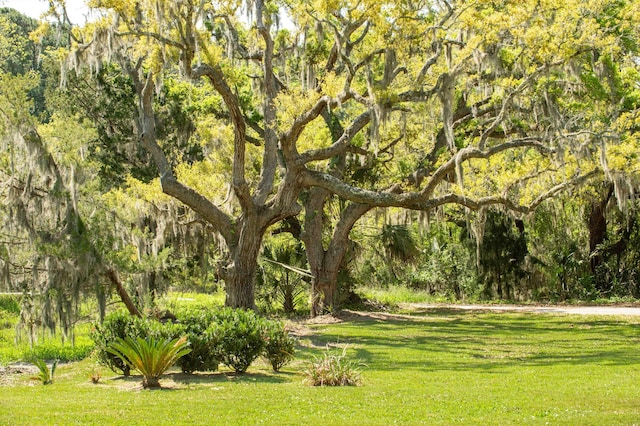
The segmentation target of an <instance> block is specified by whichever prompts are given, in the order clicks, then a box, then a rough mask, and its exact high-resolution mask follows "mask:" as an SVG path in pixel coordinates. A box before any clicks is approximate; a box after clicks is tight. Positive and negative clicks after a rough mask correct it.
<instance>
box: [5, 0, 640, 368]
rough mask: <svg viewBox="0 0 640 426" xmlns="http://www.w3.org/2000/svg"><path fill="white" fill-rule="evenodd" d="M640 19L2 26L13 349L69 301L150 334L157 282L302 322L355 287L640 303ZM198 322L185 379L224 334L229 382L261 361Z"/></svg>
mask: <svg viewBox="0 0 640 426" xmlns="http://www.w3.org/2000/svg"><path fill="white" fill-rule="evenodd" d="M134 3H135V4H134ZM636 3H637V2H632V1H626V0H625V1H618V0H616V1H595V0H594V1H581V2H579V1H576V0H563V1H560V2H540V1H534V0H526V1H504V2H476V3H468V2H463V1H453V0H434V1H429V2H417V3H416V2H398V1H393V0H391V1H383V2H373V1H368V0H367V1H360V2H344V3H341V4H340V7H338V6H337V5H336V4H333V3H331V2H321V1H312V2H298V1H293V2H281V1H278V0H258V1H255V2H248V3H246V4H245V3H242V2H235V1H219V2H218V1H215V2H200V1H194V0H180V1H172V2H168V1H160V2H157V1H155V0H154V1H147V0H141V1H136V2H132V1H128V0H124V1H117V2H115V1H96V2H92V6H93V7H94V8H96V9H98V10H99V11H100V12H101V14H100V16H98V17H97V18H96V20H95V21H94V22H90V23H86V24H84V25H83V26H78V25H74V24H75V23H71V22H69V21H68V18H67V17H66V15H65V14H64V13H63V10H62V9H61V8H63V7H64V4H63V3H62V2H54V3H53V5H52V6H53V7H52V9H51V12H52V19H50V20H48V21H40V22H38V21H35V20H33V19H30V18H27V17H25V16H22V15H20V14H19V13H17V12H15V11H12V10H8V9H2V10H1V11H0V12H1V13H0V29H2V31H0V53H1V55H0V57H2V60H1V61H0V145H1V148H2V150H1V151H0V182H1V183H2V185H0V195H1V197H0V198H1V199H2V202H1V203H0V223H2V224H3V226H2V228H0V290H2V291H11V292H20V293H22V294H23V297H22V298H21V299H20V300H21V306H20V327H21V329H20V330H19V334H20V335H22V334H24V335H27V336H29V339H30V340H31V343H32V344H33V343H34V340H35V336H36V335H37V331H38V330H39V329H42V328H46V329H48V330H49V332H50V333H54V332H55V331H56V330H61V331H62V336H64V339H66V340H68V341H69V342H71V343H72V344H73V343H74V338H75V337H74V324H76V322H77V320H78V318H79V317H80V312H79V306H80V305H81V302H82V300H97V309H96V311H95V313H96V316H97V317H98V318H96V319H98V320H99V319H102V318H103V317H104V315H105V314H106V312H107V309H106V307H107V305H108V303H109V302H110V301H113V300H118V301H122V302H123V303H124V305H125V306H126V307H127V310H128V312H129V313H130V314H132V315H134V316H142V315H143V314H144V313H145V312H149V311H150V310H153V309H154V308H155V307H156V306H157V298H158V296H160V295H162V294H163V293H164V292H166V291H167V290H168V289H170V288H180V289H197V290H200V291H214V290H216V289H217V288H218V287H221V288H224V291H225V293H226V304H227V305H229V306H232V307H243V308H249V309H253V308H257V309H260V310H263V311H268V312H278V311H283V312H284V313H286V314H293V313H295V312H300V311H304V312H306V311H307V310H308V311H309V312H310V314H311V315H320V314H322V313H325V312H329V311H333V310H336V309H339V308H340V307H341V306H344V305H345V304H348V303H361V302H362V301H361V300H359V298H358V296H357V294H356V291H357V288H358V287H361V286H374V287H389V286H398V285H401V286H405V287H407V288H411V289H420V290H425V291H428V292H430V293H432V294H433V295H434V296H440V297H446V298H449V299H457V300H469V299H511V300H544V301H547V300H558V301H562V300H567V299H580V300H593V299H597V298H609V299H611V298H614V299H615V298H637V297H639V296H640V276H639V275H638V273H637V271H636V268H635V265H636V264H637V261H638V256H639V253H640V249H639V248H638V247H639V246H638V243H639V242H640V232H639V231H640V229H639V226H640V225H638V223H637V222H638V221H637V216H638V209H637V207H638V206H637V204H638V201H637V199H636V196H635V194H636V193H637V192H638V176H637V171H638V167H637V162H638V156H637V152H638V149H639V146H638V143H639V141H640V138H638V129H639V128H640V124H639V123H640V119H639V117H640V112H639V111H640V89H639V88H638V84H639V82H640V72H639V71H638V56H639V54H640V48H639V46H640V43H639V42H638V40H640V37H639V34H638V31H639V28H640V25H638V23H639V22H640V10H639V9H638V5H637V4H636ZM243 10H244V11H248V12H250V13H249V16H250V17H249V18H247V17H246V16H245V14H244V13H243ZM281 18H282V19H281ZM279 22H282V23H283V25H279ZM256 299H257V300H256ZM192 314H193V315H194V316H193V317H185V319H184V323H182V324H181V325H180V327H182V328H183V331H184V332H185V333H186V334H187V335H189V336H191V340H192V342H191V345H192V346H191V348H192V352H191V353H190V354H189V355H187V356H185V357H183V358H181V360H180V361H179V362H180V363H181V364H182V368H183V369H184V371H199V370H200V369H207V370H209V369H214V368H215V366H216V365H217V364H216V363H217V362H219V361H222V360H214V359H208V358H207V356H206V355H204V354H208V353H210V348H211V346H212V345H214V344H215V345H221V344H222V343H220V342H226V343H224V344H225V345H228V348H227V351H228V353H232V352H233V350H236V349H237V350H241V351H243V352H246V353H251V355H250V356H249V357H248V358H247V359H242V360H240V359H228V360H227V361H226V362H228V363H229V364H231V365H235V366H236V367H233V368H237V369H238V370H243V369H244V368H246V366H247V363H250V359H251V358H252V357H253V356H254V355H253V353H254V352H257V353H259V351H258V350H257V346H256V345H257V343H255V342H257V341H258V340H259V339H257V338H256V336H257V335H258V334H260V333H258V332H256V331H255V330H254V329H259V328H260V327H259V326H258V325H255V324H254V325H251V326H249V325H247V327H248V328H247V329H246V330H244V331H243V333H245V334H243V335H241V336H240V335H236V338H237V339H238V341H243V342H244V343H243V345H245V346H244V349H238V348H235V349H234V348H232V347H231V346H230V345H231V343H230V342H231V340H225V339H227V337H226V336H227V333H229V335H233V333H237V332H239V330H238V329H235V328H233V327H227V326H226V325H224V324H225V321H226V320H223V319H222V318H218V319H217V320H215V321H214V320H212V319H207V318H202V319H197V316H198V315H205V316H206V315H209V314H208V313H203V314H200V313H195V312H194V313H192ZM234 315H240V314H234ZM123 318H124V317H123ZM236 319H237V320H238V321H240V320H241V321H242V322H244V323H246V324H252V321H253V320H252V319H251V318H249V317H246V318H244V317H243V318H236ZM110 321H112V320H110ZM113 321H115V320H113ZM122 321H129V319H126V320H124V319H122ZM132 321H133V320H132ZM135 321H138V320H135ZM211 321H213V323H212V322H211ZM216 321H218V322H216ZM256 321H257V320H256ZM214 323H215V324H216V325H215V326H214V325H212V324H214ZM106 324H107V328H109V329H112V331H113V334H112V335H110V336H108V338H107V339H108V340H109V339H112V338H115V337H116V336H117V337H121V338H124V337H125V336H126V335H127V334H130V333H128V332H127V331H126V328H127V327H129V326H128V325H126V324H124V322H122V323H121V324H119V325H118V326H117V327H116V325H115V323H114V324H111V323H110V322H109V321H107V322H106ZM256 324H257V323H256ZM112 325H113V326H112ZM118 327H119V328H118ZM252 330H253V331H252ZM105 333H107V332H106V331H105ZM131 337H134V336H133V335H132V336H131ZM243 339H244V340H243ZM98 340H99V338H98ZM254 340H255V342H254ZM216 342H217V343H216ZM99 345H100V346H101V347H104V346H105V342H100V343H99ZM248 348H251V349H248ZM285 352H286V351H285ZM105 357H106V355H105ZM103 361H105V362H111V363H112V364H113V363H118V361H117V360H112V361H107V360H106V359H103ZM276 364H277V363H276ZM120 367H121V368H125V369H126V366H125V365H122V366H120ZM120 367H118V366H114V368H120Z"/></svg>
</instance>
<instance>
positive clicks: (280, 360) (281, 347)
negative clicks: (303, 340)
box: [263, 321, 296, 371]
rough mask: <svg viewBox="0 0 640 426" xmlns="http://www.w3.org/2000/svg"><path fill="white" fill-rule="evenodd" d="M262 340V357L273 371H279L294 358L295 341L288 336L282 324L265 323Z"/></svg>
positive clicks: (275, 322)
mask: <svg viewBox="0 0 640 426" xmlns="http://www.w3.org/2000/svg"><path fill="white" fill-rule="evenodd" d="M263 338H264V351H263V356H264V357H265V358H266V359H267V360H268V361H269V363H270V364H271V367H272V368H273V371H280V369H281V368H282V367H283V366H285V365H286V364H288V363H289V362H291V360H292V359H293V358H294V354H295V345H296V339H294V338H293V337H291V336H289V333H288V332H287V330H286V328H285V327H284V324H283V323H281V322H278V321H266V323H265V328H264V335H263Z"/></svg>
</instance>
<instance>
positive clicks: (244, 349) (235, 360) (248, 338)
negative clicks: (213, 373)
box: [207, 308, 264, 373]
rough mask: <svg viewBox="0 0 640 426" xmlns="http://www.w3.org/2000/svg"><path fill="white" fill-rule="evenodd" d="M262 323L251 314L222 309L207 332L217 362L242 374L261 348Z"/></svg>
mask: <svg viewBox="0 0 640 426" xmlns="http://www.w3.org/2000/svg"><path fill="white" fill-rule="evenodd" d="M263 328H264V320H263V319H262V318H260V317H259V316H257V315H256V314H255V313H254V312H253V311H245V310H243V309H230V308H225V309H222V310H221V311H220V312H218V313H217V315H216V320H215V322H214V323H213V324H211V327H209V329H208V330H207V332H208V333H211V337H212V339H213V341H214V345H215V346H214V347H215V351H216V354H217V356H218V358H219V359H220V361H221V362H222V363H223V364H224V365H226V366H227V367H229V368H232V369H233V370H234V371H235V372H236V373H244V372H245V371H247V368H249V366H250V365H251V364H252V363H253V361H255V359H256V358H258V357H259V356H260V354H261V353H262V350H263V349H264V340H263V338H262V331H263Z"/></svg>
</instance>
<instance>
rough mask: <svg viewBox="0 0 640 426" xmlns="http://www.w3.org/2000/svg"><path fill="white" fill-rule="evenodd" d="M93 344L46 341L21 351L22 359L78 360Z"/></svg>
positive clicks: (83, 357) (91, 349)
mask: <svg viewBox="0 0 640 426" xmlns="http://www.w3.org/2000/svg"><path fill="white" fill-rule="evenodd" d="M93 349H94V346H93V345H91V344H82V345H76V346H71V345H63V344H61V343H60V342H59V341H51V340H50V341H47V342H45V343H42V344H40V345H36V346H34V347H33V349H28V350H26V351H24V352H23V353H22V359H34V358H39V359H45V360H54V359H57V360H59V361H62V362H68V361H80V360H82V359H85V358H86V357H88V356H89V355H90V354H91V351H93Z"/></svg>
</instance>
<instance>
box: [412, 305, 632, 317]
mask: <svg viewBox="0 0 640 426" xmlns="http://www.w3.org/2000/svg"><path fill="white" fill-rule="evenodd" d="M400 307H401V308H405V309H411V310H414V309H415V310H423V309H443V308H444V309H459V310H462V311H494V312H531V313H549V314H574V315H626V316H640V307H639V306H568V305H453V304H440V303H402V304H400Z"/></svg>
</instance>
